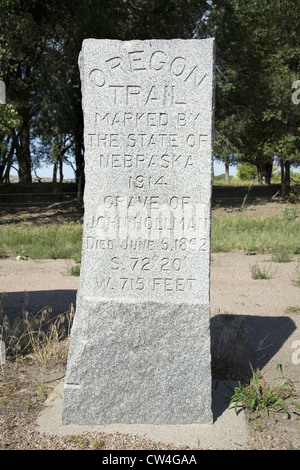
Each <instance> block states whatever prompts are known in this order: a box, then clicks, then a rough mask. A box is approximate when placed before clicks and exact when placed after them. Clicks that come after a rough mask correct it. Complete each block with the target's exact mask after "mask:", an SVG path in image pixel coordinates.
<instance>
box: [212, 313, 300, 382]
mask: <svg viewBox="0 0 300 470" xmlns="http://www.w3.org/2000/svg"><path fill="white" fill-rule="evenodd" d="M295 330H296V325H295V323H294V322H293V320H292V319H291V318H289V317H271V316H268V317H264V316H256V315H226V314H224V315H216V316H215V317H213V318H212V319H211V350H212V371H213V377H214V378H224V379H226V378H230V379H233V380H236V379H239V380H246V379H247V378H249V377H250V376H251V375H252V373H251V368H250V365H249V363H250V364H251V365H252V367H253V369H254V370H256V369H257V368H259V369H262V368H263V367H264V366H265V365H266V364H267V363H268V362H269V361H270V360H271V359H272V357H273V356H274V355H275V354H276V353H277V352H278V351H279V350H280V349H281V347H282V346H283V344H284V343H285V342H286V341H287V339H288V338H289V337H290V336H291V334H292V333H293V332H294V331H295Z"/></svg>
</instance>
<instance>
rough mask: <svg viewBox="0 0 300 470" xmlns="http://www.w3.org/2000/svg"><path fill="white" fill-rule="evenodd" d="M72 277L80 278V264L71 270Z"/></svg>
mask: <svg viewBox="0 0 300 470" xmlns="http://www.w3.org/2000/svg"><path fill="white" fill-rule="evenodd" d="M70 274H71V276H80V264H76V265H75V266H72V267H71V269H70Z"/></svg>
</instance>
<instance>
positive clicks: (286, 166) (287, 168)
mask: <svg viewBox="0 0 300 470" xmlns="http://www.w3.org/2000/svg"><path fill="white" fill-rule="evenodd" d="M284 183H285V185H286V186H287V189H289V187H290V185H291V162H290V161H289V160H286V161H285V163H284Z"/></svg>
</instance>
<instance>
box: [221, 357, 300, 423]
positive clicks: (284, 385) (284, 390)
mask: <svg viewBox="0 0 300 470" xmlns="http://www.w3.org/2000/svg"><path fill="white" fill-rule="evenodd" d="M250 368H251V372H252V377H251V379H250V383H249V385H242V384H241V382H238V386H237V387H235V388H234V389H232V388H231V387H229V386H228V385H227V387H228V388H229V390H230V391H231V392H232V393H233V395H232V397H231V399H230V402H229V403H230V405H234V409H235V412H236V414H238V408H241V409H245V410H247V411H248V412H250V413H255V415H257V414H259V413H260V412H261V411H264V412H265V414H266V416H267V417H268V418H269V417H270V411H271V410H274V411H278V410H281V411H284V412H285V413H287V412H288V405H292V406H295V407H296V408H297V409H298V410H300V405H299V404H298V403H296V402H295V401H294V400H293V399H292V398H291V395H292V394H293V392H294V384H293V383H292V381H291V380H289V379H285V378H284V376H283V371H282V365H281V364H277V366H276V372H277V371H278V370H280V372H281V375H280V377H275V378H274V379H273V380H272V382H271V383H270V384H269V385H268V384H267V383H266V382H265V380H264V379H263V378H262V376H261V373H260V371H259V370H257V371H256V372H254V370H253V367H252V365H251V364H250ZM278 381H280V383H279V384H278V385H277V383H278Z"/></svg>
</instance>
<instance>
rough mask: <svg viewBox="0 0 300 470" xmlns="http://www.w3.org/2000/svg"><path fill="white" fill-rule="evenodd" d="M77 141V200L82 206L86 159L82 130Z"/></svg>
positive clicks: (75, 138)
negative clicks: (84, 156) (83, 151)
mask: <svg viewBox="0 0 300 470" xmlns="http://www.w3.org/2000/svg"><path fill="white" fill-rule="evenodd" d="M74 141H75V162H76V183H77V200H78V202H79V203H80V204H81V203H82V200H83V191H84V182H85V181H84V158H83V153H82V148H83V136H82V135H81V133H80V130H78V131H76V135H74Z"/></svg>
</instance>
